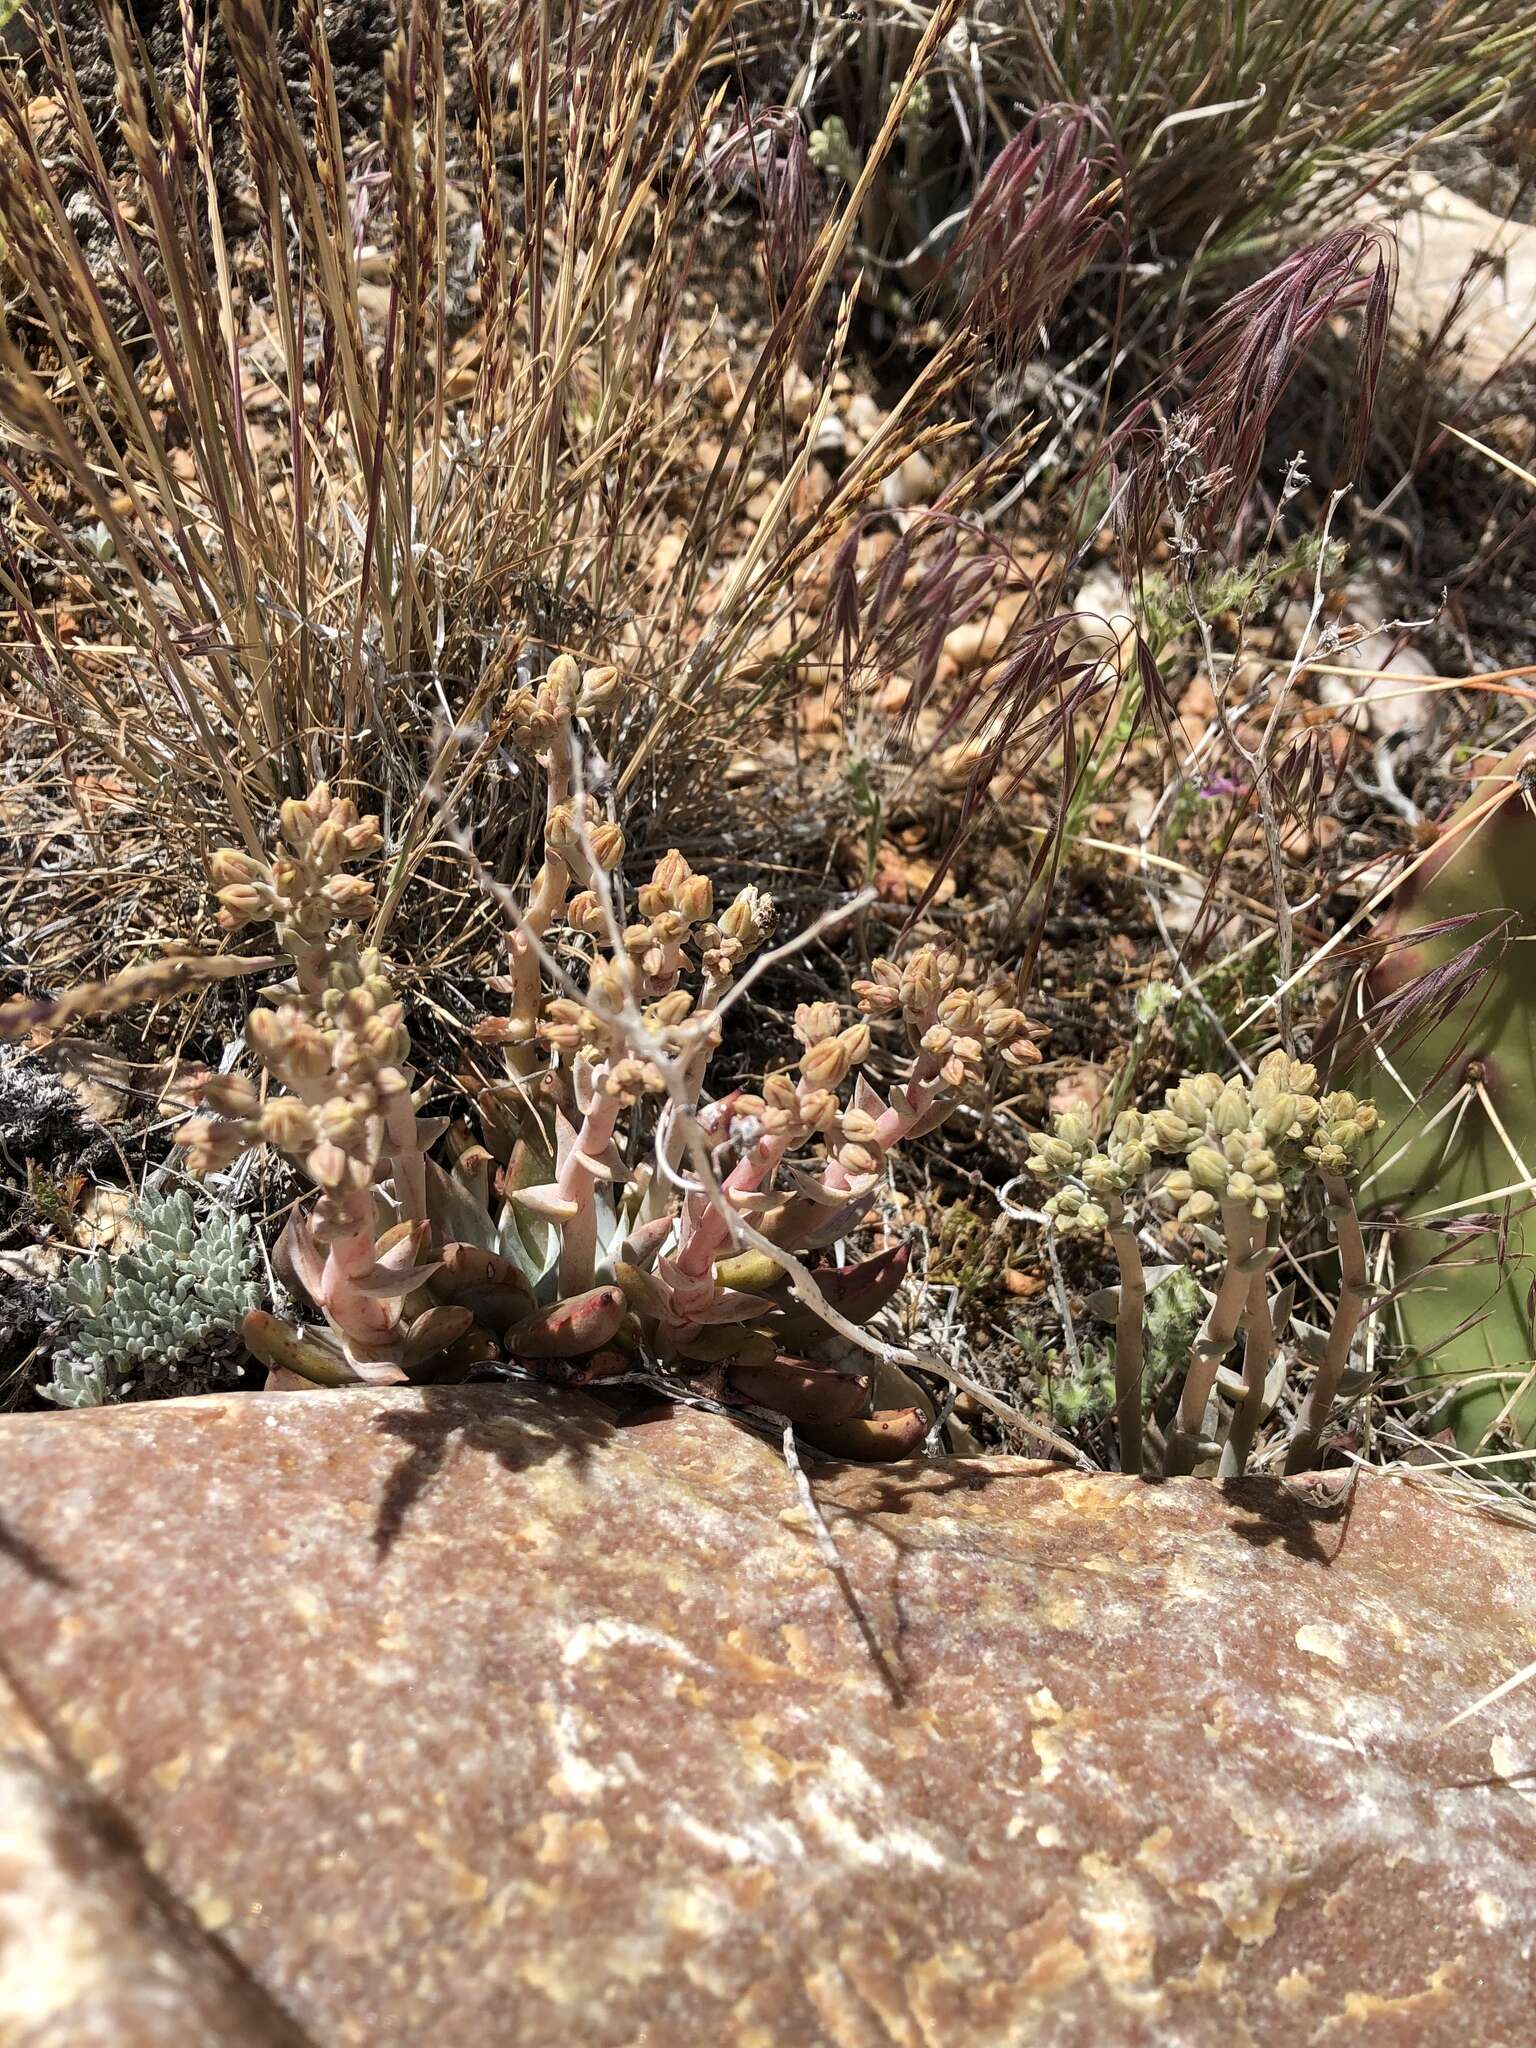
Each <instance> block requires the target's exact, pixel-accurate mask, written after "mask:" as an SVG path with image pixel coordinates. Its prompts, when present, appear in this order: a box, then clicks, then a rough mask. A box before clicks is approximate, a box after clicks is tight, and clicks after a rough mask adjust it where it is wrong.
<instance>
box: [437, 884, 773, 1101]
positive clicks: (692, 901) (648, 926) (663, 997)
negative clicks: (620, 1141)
mask: <svg viewBox="0 0 1536 2048" xmlns="http://www.w3.org/2000/svg"><path fill="white" fill-rule="evenodd" d="M636 904H637V908H638V909H639V910H640V912H641V916H640V918H639V919H637V920H636V921H635V922H633V923H631V924H629V925H626V926H625V927H624V929H623V932H622V934H621V938H622V947H623V950H622V953H621V954H620V955H619V956H618V957H617V958H612V957H609V956H608V955H607V954H605V953H599V954H598V955H597V957H596V958H595V959H594V960H593V962H592V964H591V967H590V968H589V970H588V978H587V997H586V1000H585V1001H581V1000H578V999H577V998H575V997H571V996H555V997H553V998H552V999H551V1000H550V1001H548V1002H547V1003H545V1005H544V1008H543V1011H542V1013H541V1016H540V1019H539V1025H538V1035H539V1038H540V1039H541V1040H542V1042H543V1043H544V1044H545V1045H546V1046H547V1047H548V1048H549V1049H550V1050H551V1051H554V1052H559V1053H563V1054H565V1055H567V1056H571V1055H574V1054H577V1053H581V1054H584V1055H585V1056H586V1057H587V1059H589V1060H590V1061H592V1062H594V1063H598V1062H603V1061H606V1062H607V1063H608V1064H607V1070H606V1072H605V1073H604V1075H603V1077H602V1080H601V1082H600V1084H599V1085H600V1086H601V1087H602V1089H603V1090H604V1092H605V1093H608V1094H616V1095H618V1096H620V1097H622V1098H623V1099H624V1100H627V1101H636V1100H638V1099H639V1097H640V1096H641V1095H643V1094H655V1093H659V1092H660V1091H661V1090H662V1089H663V1088H664V1086H665V1083H664V1081H663V1079H662V1076H661V1073H660V1071H659V1070H658V1069H657V1067H656V1066H655V1065H654V1064H653V1063H652V1062H650V1061H647V1060H645V1059H641V1058H637V1057H634V1056H633V1055H632V1054H626V1053H625V1051H624V1049H623V1037H624V1033H623V1030H622V1028H621V1026H620V1024H619V1021H618V1020H619V1018H620V1016H621V1013H622V1012H623V1011H624V1009H625V1008H626V1007H627V1006H628V1005H630V1004H634V1005H636V1006H638V1008H639V1011H640V1016H641V1019H642V1021H643V1023H644V1025H645V1028H646V1031H647V1032H648V1034H649V1035H650V1037H651V1038H652V1039H653V1040H656V1041H659V1042H660V1043H661V1044H662V1045H663V1046H664V1047H665V1049H666V1050H667V1051H668V1052H669V1053H673V1054H678V1053H682V1052H684V1051H685V1050H686V1049H687V1045H688V1044H689V1043H691V1042H692V1041H694V1040H697V1038H698V1036H699V1033H698V1029H697V1027H696V1028H695V1029H694V1030H693V1031H692V1033H691V1034H689V1035H688V1037H687V1039H686V1040H685V1036H684V1033H683V1027H684V1026H685V1025H686V1024H687V1023H688V1022H689V1020H690V1019H691V1018H693V1016H694V1013H695V998H694V996H693V995H691V994H690V993H689V992H688V991H687V990H686V989H682V988H679V987H678V983H679V981H680V980H681V979H682V978H683V976H684V975H685V974H686V973H688V972H690V971H691V970H692V969H693V968H694V967H695V965H696V959H695V956H698V957H699V958H701V959H702V963H703V969H704V973H705V975H706V977H707V978H708V979H709V980H710V981H712V982H714V983H716V984H718V983H720V982H723V981H725V980H728V979H729V977H730V975H731V974H732V973H733V972H734V971H735V969H736V967H738V966H739V965H740V963H741V962H742V961H743V960H745V959H747V958H748V956H749V955H750V954H752V953H754V952H755V951H756V950H757V948H758V947H759V946H761V945H762V944H763V943H764V941H765V940H766V939H767V937H768V935H769V933H770V932H771V931H772V929H773V924H774V905H773V899H772V898H771V897H769V896H767V895H765V894H764V893H763V892H762V891H761V890H759V889H756V888H746V889H743V890H742V892H741V894H740V895H739V896H737V897H736V899H735V901H734V902H733V903H731V904H730V906H729V907H728V908H727V909H726V910H725V911H724V913H723V914H722V916H721V917H720V920H719V922H718V923H716V922H714V921H713V917H714V889H713V886H712V884H711V882H710V880H709V877H708V876H707V875H701V874H696V873H695V872H694V870H693V869H692V868H691V867H690V866H689V864H688V862H687V861H686V860H685V859H684V858H683V856H682V854H680V853H679V852H677V851H676V849H675V848H674V849H673V850H672V851H670V852H668V853H666V854H664V855H663V856H662V858H661V859H660V860H659V861H658V862H657V863H656V866H655V868H654V869H653V871H652V874H651V879H650V880H649V882H647V883H645V884H644V885H643V886H642V887H641V888H640V890H639V891H638V892H637V896H636ZM566 919H567V922H568V923H569V924H570V925H571V926H572V927H573V928H574V929H575V930H577V931H581V932H584V933H586V934H588V935H589V936H592V937H598V938H601V937H604V936H606V934H607V929H608V928H607V921H606V919H605V918H604V915H603V909H602V905H601V903H600V902H599V900H598V898H597V896H596V894H595V892H594V891H591V890H584V891H582V892H581V893H579V894H578V895H576V896H573V897H572V899H571V901H570V903H569V905H568V906H567V909H566ZM705 1008H706V1009H707V1008H708V1004H707V1002H706V1004H705ZM500 1035H501V1020H499V1019H494V1018H493V1019H490V1020H488V1021H487V1022H486V1023H485V1024H483V1025H481V1026H480V1027H479V1029H478V1031H477V1033H476V1036H477V1037H478V1038H479V1039H480V1040H481V1041H482V1043H493V1042H495V1041H496V1040H497V1039H498V1038H499V1037H500ZM718 1035H719V1032H718V1025H715V1026H712V1027H711V1036H710V1038H709V1041H708V1042H709V1043H713V1042H715V1040H717V1039H718Z"/></svg>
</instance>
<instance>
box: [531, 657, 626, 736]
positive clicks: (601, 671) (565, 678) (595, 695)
mask: <svg viewBox="0 0 1536 2048" xmlns="http://www.w3.org/2000/svg"><path fill="white" fill-rule="evenodd" d="M619 686H620V677H619V672H618V670H617V669H616V668H591V669H588V670H587V672H586V673H585V675H583V673H582V671H581V668H580V666H579V664H578V663H577V662H575V661H574V660H573V659H572V658H571V656H570V655H569V654H557V655H556V656H555V658H554V660H553V661H552V662H551V663H550V664H549V673H548V674H547V675H546V676H545V678H544V680H543V682H542V683H540V684H539V685H538V686H537V687H536V688H532V689H530V688H528V687H526V686H523V687H520V688H518V689H516V690H514V691H512V693H511V694H510V696H509V697H508V698H507V701H506V707H505V708H506V713H507V716H508V718H509V720H510V721H511V724H512V726H513V727H514V729H515V730H516V731H517V733H518V734H519V736H520V737H521V739H522V740H523V741H524V743H525V744H526V745H527V746H528V747H530V748H532V749H533V750H534V751H536V752H539V753H542V752H544V750H545V749H546V748H548V747H550V746H552V745H554V744H555V742H556V741H557V740H558V739H559V738H560V737H561V735H562V733H563V732H564V730H565V728H566V727H567V726H568V725H569V723H570V721H571V719H572V718H578V717H579V718H590V717H592V716H593V715H594V713H596V712H599V711H605V710H606V709H607V708H608V706H609V705H611V704H612V703H613V702H614V700H615V698H616V697H617V696H618V693H619Z"/></svg>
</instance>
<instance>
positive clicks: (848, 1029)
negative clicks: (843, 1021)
mask: <svg viewBox="0 0 1536 2048" xmlns="http://www.w3.org/2000/svg"><path fill="white" fill-rule="evenodd" d="M837 1042H838V1044H839V1045H840V1046H841V1047H842V1048H843V1051H844V1052H845V1053H847V1055H848V1064H849V1065H850V1066H853V1067H856V1066H858V1065H860V1063H861V1062H862V1061H864V1060H867V1059H868V1058H869V1047H870V1035H869V1026H868V1025H867V1024H863V1023H860V1024H849V1025H846V1026H845V1027H844V1029H843V1030H841V1031H840V1032H839V1033H838V1034H837Z"/></svg>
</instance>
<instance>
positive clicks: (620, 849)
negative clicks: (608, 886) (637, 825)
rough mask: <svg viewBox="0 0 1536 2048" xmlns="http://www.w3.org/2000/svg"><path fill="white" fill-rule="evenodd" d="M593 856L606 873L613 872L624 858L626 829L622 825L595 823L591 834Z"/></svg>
mask: <svg viewBox="0 0 1536 2048" xmlns="http://www.w3.org/2000/svg"><path fill="white" fill-rule="evenodd" d="M590 837H591V842H592V858H593V859H594V860H595V861H596V862H597V864H598V866H599V867H600V868H601V869H602V870H603V872H604V873H605V874H608V873H611V872H612V871H613V869H614V868H616V867H617V866H618V865H619V862H620V861H621V860H622V859H623V858H624V830H623V827H622V826H620V825H614V824H608V823H605V824H602V825H594V826H593V827H592V831H591V834H590Z"/></svg>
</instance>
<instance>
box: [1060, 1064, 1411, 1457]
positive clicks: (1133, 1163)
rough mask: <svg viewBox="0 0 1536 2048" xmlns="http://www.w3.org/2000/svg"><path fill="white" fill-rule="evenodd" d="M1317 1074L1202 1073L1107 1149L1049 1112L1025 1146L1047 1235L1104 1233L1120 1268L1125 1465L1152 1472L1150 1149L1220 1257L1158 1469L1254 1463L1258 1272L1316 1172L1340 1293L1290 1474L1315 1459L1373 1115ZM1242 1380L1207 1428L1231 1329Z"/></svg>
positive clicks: (1355, 1318)
mask: <svg viewBox="0 0 1536 2048" xmlns="http://www.w3.org/2000/svg"><path fill="white" fill-rule="evenodd" d="M1316 1081H1317V1076H1316V1072H1315V1070H1314V1069H1313V1068H1312V1067H1310V1066H1306V1065H1304V1064H1302V1063H1301V1062H1299V1061H1296V1060H1292V1059H1291V1058H1289V1056H1288V1055H1287V1054H1285V1053H1283V1052H1274V1053H1271V1054H1269V1055H1268V1057H1267V1058H1265V1059H1264V1060H1262V1061H1261V1062H1260V1064H1259V1069H1258V1072H1257V1074H1256V1075H1255V1077H1254V1079H1253V1081H1252V1082H1251V1083H1250V1082H1243V1081H1239V1080H1231V1081H1227V1080H1223V1079H1222V1077H1221V1075H1219V1074H1199V1075H1196V1076H1194V1077H1193V1078H1192V1079H1189V1080H1186V1081H1182V1082H1180V1083H1179V1085H1178V1086H1177V1087H1175V1088H1170V1089H1169V1090H1168V1091H1167V1093H1166V1095H1165V1097H1164V1106H1163V1108H1161V1109H1157V1110H1151V1111H1148V1112H1146V1113H1143V1112H1141V1111H1139V1110H1126V1111H1124V1112H1122V1114H1121V1115H1120V1116H1118V1117H1117V1118H1116V1119H1115V1122H1114V1125H1113V1127H1112V1129H1111V1132H1110V1134H1109V1137H1108V1139H1107V1141H1106V1142H1105V1143H1104V1144H1103V1145H1102V1146H1100V1145H1099V1144H1097V1143H1096V1141H1095V1134H1094V1128H1093V1124H1092V1121H1091V1119H1090V1118H1089V1117H1087V1116H1086V1115H1084V1114H1082V1113H1081V1112H1076V1111H1069V1112H1067V1113H1065V1114H1063V1115H1061V1116H1058V1117H1057V1119H1056V1121H1055V1126H1054V1128H1053V1130H1052V1131H1051V1132H1049V1133H1041V1132H1036V1133H1033V1134H1032V1135H1031V1137H1030V1140H1029V1146H1030V1155H1031V1156H1030V1160H1029V1171H1030V1172H1031V1173H1033V1174H1034V1175H1035V1176H1036V1178H1037V1179H1039V1180H1041V1181H1044V1182H1045V1183H1047V1184H1048V1185H1052V1186H1054V1187H1055V1189H1056V1192H1055V1193H1054V1194H1052V1195H1051V1196H1050V1197H1049V1199H1048V1200H1047V1201H1046V1204H1045V1215H1046V1218H1047V1221H1048V1224H1049V1225H1050V1227H1052V1228H1053V1229H1054V1230H1055V1231H1056V1232H1057V1233H1058V1235H1060V1236H1062V1237H1065V1238H1069V1239H1070V1238H1089V1239H1093V1238H1103V1237H1106V1236H1107V1237H1108V1238H1109V1240H1110V1243H1111V1244H1112V1246H1113V1248H1114V1252H1115V1257H1116V1261H1117V1263H1118V1265H1119V1268H1120V1285H1119V1289H1118V1291H1117V1294H1116V1298H1115V1420H1116V1425H1117V1428H1118V1431H1119V1437H1120V1456H1121V1466H1122V1469H1124V1470H1125V1471H1127V1472H1142V1471H1145V1470H1146V1469H1147V1468H1148V1459H1147V1455H1146V1449H1145V1446H1144V1443H1143V1427H1142V1425H1143V1414H1142V1408H1143V1398H1144V1378H1145V1370H1144V1368H1145V1358H1146V1332H1145V1318H1146V1301H1147V1281H1146V1274H1145V1271H1144V1268H1143V1263H1142V1257H1141V1249H1140V1245H1139V1243H1138V1240H1137V1231H1136V1221H1135V1217H1134V1215H1133V1213H1132V1206H1131V1205H1132V1202H1133V1198H1134V1197H1135V1195H1136V1193H1137V1191H1138V1190H1139V1189H1140V1187H1141V1186H1142V1184H1143V1182H1144V1181H1146V1180H1147V1178H1148V1176H1149V1175H1150V1174H1151V1172H1152V1167H1153V1160H1154V1155H1155V1154H1158V1153H1163V1154H1171V1155H1172V1156H1174V1157H1176V1158H1181V1159H1182V1160H1183V1162H1184V1163H1183V1165H1182V1166H1177V1167H1174V1168H1172V1169H1171V1170H1169V1171H1166V1172H1164V1173H1163V1174H1162V1176H1161V1178H1160V1180H1157V1181H1156V1182H1155V1183H1154V1184H1153V1186H1152V1188H1151V1192H1152V1193H1153V1194H1155V1195H1156V1196H1157V1197H1158V1198H1160V1199H1161V1200H1163V1201H1164V1202H1169V1203H1172V1204H1173V1205H1174V1207H1175V1211H1176V1220H1177V1222H1178V1223H1180V1224H1181V1225H1184V1226H1186V1227H1190V1228H1194V1229H1196V1230H1200V1231H1206V1232H1211V1233H1212V1234H1213V1235H1214V1237H1215V1240H1216V1242H1217V1243H1219V1245H1220V1246H1221V1248H1222V1251H1223V1254H1224V1258H1223V1265H1222V1269H1221V1275H1220V1279H1219V1282H1218V1284H1217V1286H1216V1289H1215V1292H1214V1294H1213V1296H1212V1298H1211V1301H1210V1306H1209V1309H1208V1311H1207V1314H1206V1316H1205V1319H1204V1321H1203V1323H1202V1324H1201V1326H1200V1328H1199V1330H1198V1332H1197V1333H1196V1334H1195V1335H1194V1338H1193V1342H1192V1343H1191V1345H1190V1350H1189V1361H1188V1365H1187V1368H1186V1371H1185V1375H1184V1383H1183V1387H1182V1390H1181V1394H1180V1398H1179V1404H1178V1409H1177V1412H1176V1413H1175V1415H1174V1416H1173V1418H1172V1420H1171V1422H1170V1424H1169V1428H1168V1433H1167V1438H1166V1442H1165V1444H1164V1446H1163V1454H1162V1470H1163V1472H1164V1473H1165V1474H1167V1475H1170V1476H1172V1475H1177V1474H1180V1473H1187V1472H1191V1471H1193V1470H1194V1469H1195V1467H1196V1465H1197V1464H1200V1463H1202V1462H1205V1461H1208V1460H1214V1461H1216V1462H1217V1463H1218V1465H1219V1468H1220V1470H1221V1471H1222V1473H1223V1474H1224V1475H1227V1474H1233V1473H1238V1472H1241V1471H1242V1470H1243V1469H1244V1467H1245V1466H1246V1464H1247V1460H1248V1456H1249V1453H1250V1451H1251V1449H1252V1444H1253V1439H1254V1435H1255V1433H1256V1430H1257V1427H1258V1424H1259V1422H1260V1420H1261V1419H1262V1412H1263V1407H1264V1402H1265V1390H1266V1387H1267V1384H1268V1377H1269V1366H1270V1362H1271V1359H1272V1358H1273V1355H1274V1348H1275V1331H1274V1327H1273V1320H1272V1310H1271V1304H1270V1301H1269V1296H1268V1289H1267V1284H1266V1276H1267V1274H1268V1271H1269V1266H1270V1263H1271V1261H1272V1259H1273V1257H1274V1252H1275V1247H1276V1244H1277V1242H1278V1229H1279V1221H1280V1216H1281V1213H1282V1211H1283V1209H1284V1206H1285V1204H1286V1202H1287V1200H1288V1199H1289V1198H1290V1196H1291V1195H1292V1193H1293V1192H1294V1191H1295V1190H1296V1188H1297V1187H1298V1186H1299V1185H1300V1184H1301V1183H1302V1182H1303V1181H1304V1180H1306V1179H1308V1178H1309V1177H1311V1178H1315V1179H1317V1180H1318V1181H1320V1182H1321V1184H1322V1187H1323V1189H1324V1191H1325V1193H1326V1196H1327V1201H1328V1213H1329V1216H1330V1218H1331V1219H1332V1221H1333V1224H1334V1227H1335V1230H1336V1233H1337V1236H1338V1242H1339V1248H1340V1254H1341V1260H1342V1264H1343V1270H1344V1289H1343V1294H1342V1298H1341V1300H1340V1304H1339V1307H1338V1311H1337V1313H1336V1315H1335V1317H1334V1321H1333V1324H1332V1327H1331V1329H1330V1331H1329V1334H1328V1340H1327V1344H1326V1346H1325V1349H1324V1353H1323V1355H1322V1357H1321V1358H1320V1359H1319V1361H1318V1364H1317V1371H1316V1374H1315V1377H1314V1379H1313V1383H1312V1386H1311V1388H1310V1390H1309V1392H1308V1394H1307V1397H1306V1400H1305V1402H1304V1404H1303V1407H1302V1413H1301V1417H1300V1420H1299V1422H1298V1424H1297V1427H1296V1431H1295V1433H1294V1435H1293V1437H1292V1440H1291V1443H1290V1445H1289V1446H1288V1449H1287V1456H1286V1469H1287V1471H1297V1470H1301V1469H1304V1468H1305V1467H1306V1466H1307V1465H1308V1464H1310V1463H1311V1462H1312V1461H1313V1460H1314V1458H1315V1457H1316V1454H1317V1450H1318V1446H1319V1443H1320V1440H1321V1435H1322V1429H1323V1425H1324V1423H1325V1422H1326V1420H1327V1417H1328V1414H1329V1412H1330V1410H1331V1408H1332V1405H1333V1401H1334V1397H1335V1395H1336V1394H1337V1391H1338V1387H1339V1383H1340V1381H1341V1379H1342V1378H1343V1375H1344V1370H1345V1367H1346V1365H1347V1363H1348V1360H1349V1353H1350V1348H1351V1345H1352V1344H1353V1341H1354V1336H1355V1332H1356V1330H1357V1328H1358V1327H1359V1323H1360V1319H1361V1316H1362V1314H1363V1313H1364V1309H1365V1304H1366V1300H1367V1289H1366V1277H1365V1259H1364V1250H1363V1247H1362V1244H1361V1240H1360V1227H1359V1222H1358V1219H1357V1217H1356V1215H1355V1210H1354V1201H1353V1196H1352V1192H1351V1186H1350V1183H1351V1180H1352V1178H1353V1175H1354V1173H1355V1171H1356V1167H1357V1162H1358V1160H1359V1158H1360V1156H1361V1153H1362V1151H1363V1147H1364V1143H1365V1140H1366V1137H1367V1136H1368V1134H1369V1133H1370V1132H1371V1131H1372V1130H1374V1129H1375V1127H1376V1122H1377V1116H1376V1111H1375V1109H1374V1107H1373V1105H1372V1104H1370V1103H1368V1102H1361V1101H1359V1100H1358V1099H1357V1098H1356V1097H1355V1096H1354V1095H1352V1094H1349V1093H1347V1092H1345V1091H1342V1090H1341V1091H1339V1092H1337V1093H1334V1094H1329V1095H1324V1096H1322V1097H1321V1098H1319V1097H1318V1096H1317V1095H1316V1094H1315V1093H1314V1092H1313V1091H1314V1089H1315V1087H1316ZM1240 1332H1241V1333H1242V1335H1243V1337H1244V1359H1243V1375H1242V1378H1241V1380H1240V1381H1238V1382H1236V1390H1237V1404H1236V1407H1235V1409H1234V1411H1233V1414H1232V1417H1231V1420H1230V1423H1229V1425H1228V1428H1227V1431H1226V1436H1225V1440H1224V1441H1218V1440H1215V1439H1212V1438H1211V1437H1210V1436H1208V1434H1207V1429H1208V1416H1209V1414H1210V1412H1211V1404H1212V1401H1213V1398H1214V1396H1215V1394H1216V1391H1217V1387H1218V1383H1219V1382H1220V1383H1223V1384H1225V1383H1226V1378H1228V1377H1230V1376H1225V1366H1226V1360H1227V1356H1228V1354H1229V1352H1230V1351H1231V1350H1232V1348H1233V1346H1234V1344H1235V1343H1236V1342H1237V1339H1238V1336H1239V1333H1240Z"/></svg>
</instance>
